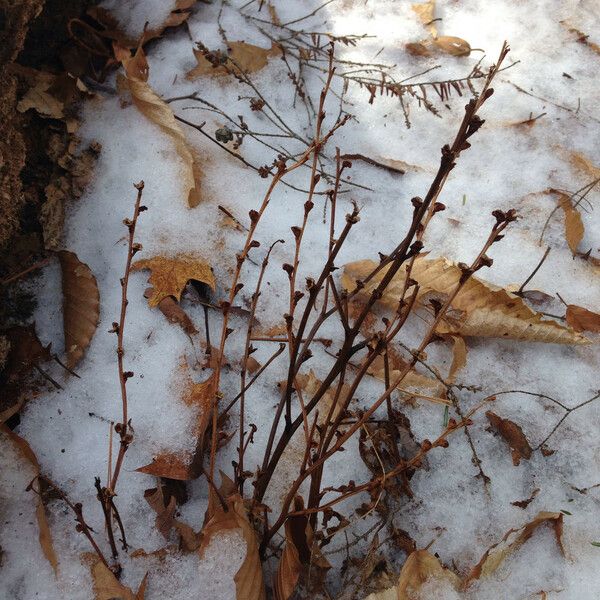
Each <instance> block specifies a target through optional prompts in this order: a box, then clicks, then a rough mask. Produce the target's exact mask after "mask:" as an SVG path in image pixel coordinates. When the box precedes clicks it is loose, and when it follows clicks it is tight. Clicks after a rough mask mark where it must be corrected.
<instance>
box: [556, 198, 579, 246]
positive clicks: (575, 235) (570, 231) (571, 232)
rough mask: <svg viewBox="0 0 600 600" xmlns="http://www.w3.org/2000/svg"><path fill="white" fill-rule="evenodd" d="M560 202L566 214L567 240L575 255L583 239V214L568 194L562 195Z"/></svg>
mask: <svg viewBox="0 0 600 600" xmlns="http://www.w3.org/2000/svg"><path fill="white" fill-rule="evenodd" d="M558 202H559V205H560V207H561V208H562V210H563V213H564V214H565V238H566V240H567V244H568V245H569V248H570V249H571V252H572V253H573V254H577V247H578V246H579V243H580V242H581V240H582V239H583V234H584V228H583V221H582V220H581V214H580V213H579V211H578V210H577V209H576V208H575V207H574V206H573V203H572V202H571V198H570V196H569V195H568V194H564V193H560V192H559V195H558Z"/></svg>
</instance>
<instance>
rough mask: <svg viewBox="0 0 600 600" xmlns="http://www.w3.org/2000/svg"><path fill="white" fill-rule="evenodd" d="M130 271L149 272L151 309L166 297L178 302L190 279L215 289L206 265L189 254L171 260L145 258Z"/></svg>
mask: <svg viewBox="0 0 600 600" xmlns="http://www.w3.org/2000/svg"><path fill="white" fill-rule="evenodd" d="M132 269H133V270H134V271H139V270H140V269H149V270H150V271H151V274H150V278H149V279H148V282H149V283H151V284H152V286H153V288H154V289H153V290H152V293H151V294H149V296H148V304H149V305H150V306H151V307H152V306H158V304H159V303H160V301H161V300H162V299H163V298H166V297H167V296H172V297H173V298H175V300H177V301H178V302H179V300H180V299H181V293H182V292H183V289H184V288H185V286H186V285H187V282H188V281H190V280H191V279H193V280H194V281H199V282H200V283H206V284H207V285H208V286H210V288H211V289H212V290H214V289H215V276H214V275H213V272H212V269H211V268H210V266H209V265H208V263H206V262H204V261H203V260H202V259H201V258H200V257H198V256H194V255H191V254H179V255H177V256H175V257H173V258H167V257H165V256H155V257H154V258H145V259H142V260H138V261H137V262H136V263H134V264H133V266H132Z"/></svg>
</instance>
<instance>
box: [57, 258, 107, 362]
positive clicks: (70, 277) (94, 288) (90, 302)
mask: <svg viewBox="0 0 600 600" xmlns="http://www.w3.org/2000/svg"><path fill="white" fill-rule="evenodd" d="M58 259H59V261H60V268H61V272H62V291H63V325H64V331H65V351H66V353H67V366H68V367H69V368H70V369H72V368H73V367H74V366H75V365H76V364H77V363H78V362H79V361H80V360H81V357H82V356H83V354H84V353H85V351H86V349H87V347H88V346H89V345H90V342H91V341H92V337H93V336H94V333H95V331H96V328H97V327H98V320H99V314H100V294H99V292H98V284H97V282H96V278H95V277H94V274H93V273H92V271H91V269H90V268H89V267H88V266H87V265H86V264H84V263H82V262H81V261H80V260H79V259H78V258H77V255H76V254H74V253H73V252H67V251H66V250H62V251H60V252H58Z"/></svg>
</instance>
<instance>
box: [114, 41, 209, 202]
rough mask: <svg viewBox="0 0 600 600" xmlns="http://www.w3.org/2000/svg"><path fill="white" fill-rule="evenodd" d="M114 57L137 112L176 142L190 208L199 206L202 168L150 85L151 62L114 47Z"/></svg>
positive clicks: (139, 52)
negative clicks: (120, 63) (149, 67)
mask: <svg viewBox="0 0 600 600" xmlns="http://www.w3.org/2000/svg"><path fill="white" fill-rule="evenodd" d="M114 50H115V56H116V57H117V60H120V61H121V62H122V63H123V66H124V67H125V73H126V78H127V79H126V84H127V87H128V89H129V91H130V93H131V97H132V100H133V103H134V104H135V106H136V107H137V109H138V110H139V111H140V112H141V113H142V114H143V115H144V116H145V117H147V118H148V119H149V120H150V121H152V122H153V123H154V124H156V125H158V126H159V127H160V128H161V129H162V130H163V131H164V132H165V133H166V134H167V135H169V137H170V138H171V139H172V140H173V142H174V143H175V148H176V150H177V153H178V154H179V156H180V157H181V159H182V161H183V187H184V192H185V194H186V195H187V201H188V206H189V207H190V208H193V207H194V206H198V204H199V203H200V179H201V171H200V165H199V163H198V161H197V160H196V158H195V157H194V153H193V151H192V148H191V147H190V145H189V144H188V142H187V140H186V139H185V136H184V135H183V131H182V129H181V127H180V126H179V123H177V121H176V120H175V116H174V115H173V111H172V110H171V108H170V107H169V105H168V104H167V103H166V102H164V101H163V100H162V99H161V98H160V97H159V96H158V95H157V94H156V92H155V91H154V90H153V89H152V88H151V87H150V85H149V84H148V62H147V61H146V57H145V55H144V52H143V50H142V49H141V47H140V48H138V49H137V51H136V53H135V54H134V56H130V52H129V50H127V49H125V48H121V47H119V46H116V45H115V46H114Z"/></svg>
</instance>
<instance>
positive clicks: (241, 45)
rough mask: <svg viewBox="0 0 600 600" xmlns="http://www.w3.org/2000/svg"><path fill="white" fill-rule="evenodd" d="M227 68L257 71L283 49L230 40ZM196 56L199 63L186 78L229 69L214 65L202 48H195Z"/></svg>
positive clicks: (194, 77) (216, 73) (245, 71)
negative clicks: (205, 55) (207, 58)
mask: <svg viewBox="0 0 600 600" xmlns="http://www.w3.org/2000/svg"><path fill="white" fill-rule="evenodd" d="M228 50H229V52H228V55H227V56H228V58H227V63H226V64H227V68H228V69H230V70H233V71H234V72H237V71H238V70H241V71H243V72H244V73H256V71H260V70H261V69H262V68H264V67H265V66H266V65H267V63H268V62H269V58H271V57H272V56H278V55H279V54H280V53H281V50H280V49H279V47H278V46H276V45H275V44H273V45H272V46H271V48H261V47H260V46H255V45H254V44H247V43H246V42H228ZM194 56H195V57H196V61H197V62H198V64H197V65H196V66H195V67H194V68H193V69H192V70H191V71H189V72H188V73H187V75H186V76H185V77H186V79H190V80H193V79H196V78H197V77H200V76H202V75H227V73H228V70H227V68H225V67H224V66H220V67H213V65H212V63H210V62H209V61H208V60H206V58H205V57H204V55H203V53H202V51H201V50H194Z"/></svg>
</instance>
